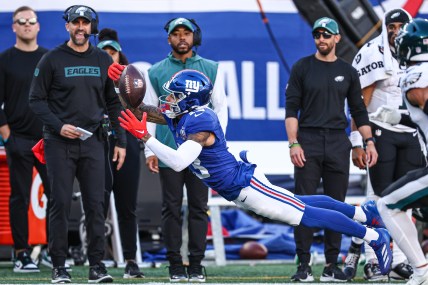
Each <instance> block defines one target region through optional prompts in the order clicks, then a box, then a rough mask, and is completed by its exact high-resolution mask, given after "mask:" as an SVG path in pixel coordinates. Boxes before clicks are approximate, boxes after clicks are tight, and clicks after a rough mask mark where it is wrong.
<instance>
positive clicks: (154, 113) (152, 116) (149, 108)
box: [134, 104, 166, 125]
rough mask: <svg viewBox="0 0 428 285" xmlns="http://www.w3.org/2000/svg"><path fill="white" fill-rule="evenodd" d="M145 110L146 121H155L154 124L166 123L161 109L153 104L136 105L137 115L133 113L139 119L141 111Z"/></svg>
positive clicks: (141, 114)
mask: <svg viewBox="0 0 428 285" xmlns="http://www.w3.org/2000/svg"><path fill="white" fill-rule="evenodd" d="M144 112H146V113H147V121H148V122H152V123H156V124H160V125H166V120H165V118H164V117H163V115H162V112H161V110H160V109H159V108H158V107H156V106H153V105H146V104H141V105H140V106H139V107H138V113H139V115H137V114H135V113H134V114H135V116H136V117H137V118H138V119H139V120H141V118H142V116H143V113H144Z"/></svg>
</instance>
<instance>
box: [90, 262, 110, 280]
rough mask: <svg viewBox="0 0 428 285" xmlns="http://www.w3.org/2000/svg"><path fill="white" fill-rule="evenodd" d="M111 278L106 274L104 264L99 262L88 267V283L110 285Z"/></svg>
mask: <svg viewBox="0 0 428 285" xmlns="http://www.w3.org/2000/svg"><path fill="white" fill-rule="evenodd" d="M111 282H113V277H111V276H110V275H109V274H108V273H107V269H106V266H105V265H104V263H102V262H99V263H97V264H95V265H93V266H90V267H89V278H88V283H111Z"/></svg>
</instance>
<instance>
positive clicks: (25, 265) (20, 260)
mask: <svg viewBox="0 0 428 285" xmlns="http://www.w3.org/2000/svg"><path fill="white" fill-rule="evenodd" d="M13 272H15V273H33V272H40V269H39V267H37V265H36V264H35V263H34V262H33V260H32V259H31V256H30V253H29V252H28V251H27V250H24V251H21V252H20V253H18V255H17V256H16V259H15V262H14V266H13Z"/></svg>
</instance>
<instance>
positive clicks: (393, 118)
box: [369, 105, 401, 125]
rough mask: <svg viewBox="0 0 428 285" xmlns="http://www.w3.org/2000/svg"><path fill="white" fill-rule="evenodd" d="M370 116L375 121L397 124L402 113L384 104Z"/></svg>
mask: <svg viewBox="0 0 428 285" xmlns="http://www.w3.org/2000/svg"><path fill="white" fill-rule="evenodd" d="M369 118H370V119H372V120H375V121H379V122H384V123H388V124H391V125H396V124H398V123H399V122H400V121H401V113H400V112H398V110H397V109H396V108H394V107H391V106H387V105H382V106H380V107H379V108H378V109H377V110H376V112H373V113H371V114H370V115H369Z"/></svg>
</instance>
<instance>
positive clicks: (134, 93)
mask: <svg viewBox="0 0 428 285" xmlns="http://www.w3.org/2000/svg"><path fill="white" fill-rule="evenodd" d="M119 92H120V94H119V95H120V96H121V97H122V99H123V100H124V101H125V102H126V104H128V105H129V106H131V107H133V108H136V107H138V106H140V104H141V102H142V101H143V99H144V95H145V94H146V80H145V78H144V75H143V73H141V71H140V70H139V69H138V68H137V67H135V66H134V65H132V64H129V65H128V66H126V68H125V69H124V70H123V72H122V74H121V75H120V78H119Z"/></svg>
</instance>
